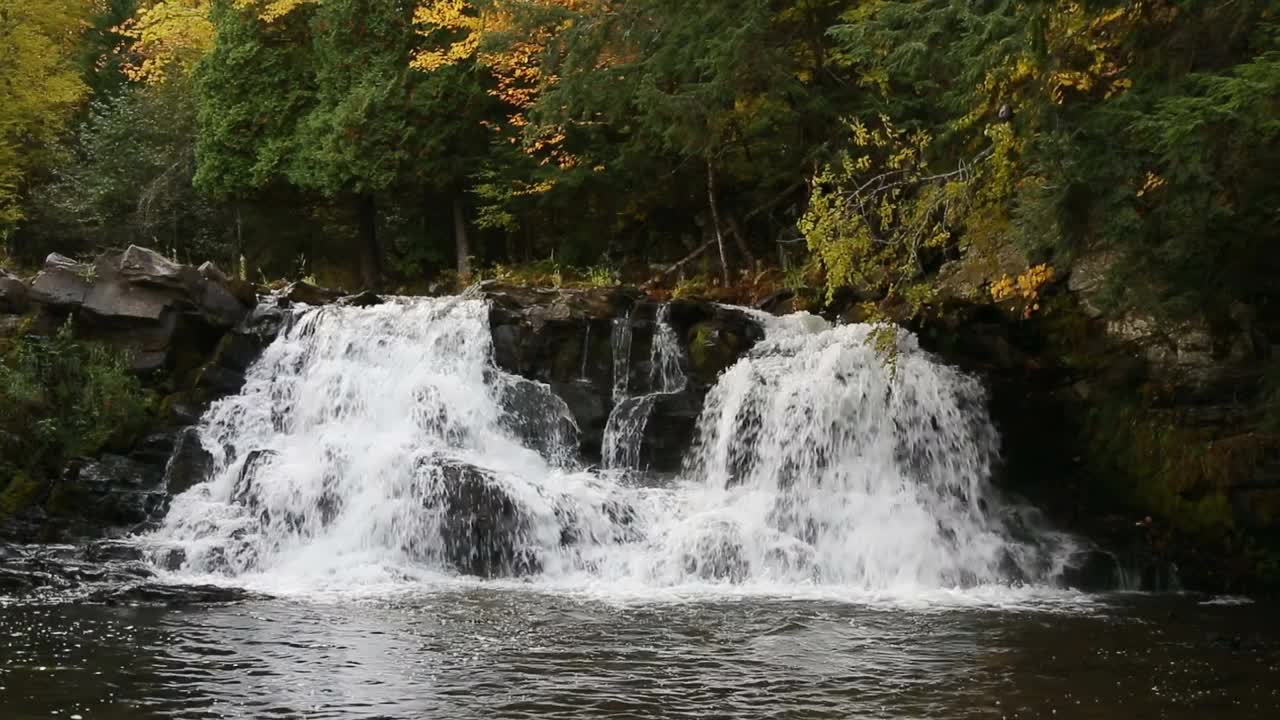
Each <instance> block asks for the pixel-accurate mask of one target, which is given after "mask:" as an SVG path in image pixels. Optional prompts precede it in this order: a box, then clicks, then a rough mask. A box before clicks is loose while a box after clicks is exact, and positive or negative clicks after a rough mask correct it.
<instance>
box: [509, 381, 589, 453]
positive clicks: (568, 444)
mask: <svg viewBox="0 0 1280 720" xmlns="http://www.w3.org/2000/svg"><path fill="white" fill-rule="evenodd" d="M498 393H499V396H498V404H499V405H500V406H501V407H502V409H503V416H502V424H503V426H504V427H505V428H506V429H507V430H508V431H509V432H511V433H512V434H514V435H515V436H516V437H518V438H520V439H521V440H522V441H523V442H524V444H525V446H526V447H529V448H532V449H534V450H537V451H538V452H539V453H540V454H541V455H542V456H543V457H546V458H549V459H555V456H556V455H557V454H560V453H563V452H565V451H568V452H573V451H574V450H576V449H577V445H578V428H577V425H575V423H574V420H573V415H572V413H571V412H570V409H569V407H568V405H566V403H565V402H564V401H563V400H561V399H560V398H559V397H557V396H556V394H555V393H553V392H552V391H551V388H550V387H548V386H546V385H544V384H542V383H537V382H533V381H532V380H525V379H523V378H513V379H504V380H502V381H501V382H500V385H499V390H498Z"/></svg>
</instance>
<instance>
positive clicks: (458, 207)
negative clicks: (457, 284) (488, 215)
mask: <svg viewBox="0 0 1280 720" xmlns="http://www.w3.org/2000/svg"><path fill="white" fill-rule="evenodd" d="M453 242H454V246H455V247H456V248H457V252H458V276H459V277H462V276H465V275H469V274H471V242H470V240H468V239H467V219H466V217H465V216H464V215H463V213H462V198H461V197H460V196H456V197H454V199H453Z"/></svg>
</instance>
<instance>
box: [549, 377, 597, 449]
mask: <svg viewBox="0 0 1280 720" xmlns="http://www.w3.org/2000/svg"><path fill="white" fill-rule="evenodd" d="M551 388H552V390H553V391H554V392H555V394H556V395H558V396H559V397H560V399H561V400H562V401H563V402H564V404H565V406H566V407H567V408H569V413H570V414H571V415H572V416H573V421H574V425H575V426H576V428H577V429H576V435H577V438H578V448H579V450H580V452H581V453H582V454H583V456H584V457H586V458H587V459H588V460H589V461H598V460H599V459H600V446H601V444H602V443H603V442H604V431H605V426H606V425H607V424H608V422H609V407H608V405H607V403H608V402H609V401H608V400H606V397H607V394H606V393H604V392H602V391H601V390H600V389H599V388H598V386H596V385H595V384H593V383H591V382H590V381H584V380H579V381H573V382H567V383H554V384H552V385H551Z"/></svg>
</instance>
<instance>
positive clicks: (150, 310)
mask: <svg viewBox="0 0 1280 720" xmlns="http://www.w3.org/2000/svg"><path fill="white" fill-rule="evenodd" d="M180 303H181V300H180V299H179V298H178V297H175V295H174V294H173V293H172V292H171V291H169V290H165V289H160V288H157V287H150V286H146V285H135V284H133V283H130V282H128V281H126V280H125V278H124V276H123V275H121V274H120V273H118V272H116V271H115V270H114V269H113V268H111V267H109V266H108V265H107V264H106V263H103V262H100V263H99V265H98V268H97V271H96V274H95V277H94V281H93V283H92V285H91V286H90V287H89V289H88V292H87V293H86V295H85V298H84V310H85V311H86V312H89V313H92V314H93V315H96V316H97V317H98V318H101V319H103V320H108V321H116V322H123V323H128V322H141V323H156V324H159V323H161V322H162V321H163V319H164V314H165V312H166V311H168V310H169V309H170V308H171V307H174V306H177V305H179V304H180Z"/></svg>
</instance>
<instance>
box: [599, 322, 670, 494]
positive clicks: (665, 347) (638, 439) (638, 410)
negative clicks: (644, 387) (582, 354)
mask: <svg viewBox="0 0 1280 720" xmlns="http://www.w3.org/2000/svg"><path fill="white" fill-rule="evenodd" d="M627 321H628V328H629V327H630V326H629V320H627ZM614 327H615V335H614V337H615V339H616V338H618V337H619V336H620V333H619V331H618V329H617V327H618V326H617V325H615V326H614ZM625 333H626V342H625V345H624V344H623V343H619V342H617V341H616V340H615V343H614V349H615V356H614V363H615V365H614V368H615V370H614V372H615V375H614V377H615V385H614V402H615V403H616V404H615V405H614V407H613V410H612V411H610V413H609V419H608V422H607V423H606V425H605V430H604V442H603V449H602V451H601V456H602V459H603V461H604V466H605V467H606V468H608V469H623V470H639V469H641V443H642V442H643V440H644V431H645V427H646V426H647V425H648V423H649V416H650V415H651V414H652V413H653V406H654V401H655V396H657V395H662V394H670V393H677V392H680V391H682V390H684V389H685V386H686V385H688V383H689V380H688V378H687V377H685V374H684V370H683V369H681V365H680V362H681V360H680V358H681V352H680V341H679V339H678V338H677V337H676V331H675V328H673V327H671V306H670V305H667V304H665V303H664V304H663V305H661V306H660V307H659V308H658V312H657V314H656V317H655V319H654V329H653V342H652V345H651V347H650V350H649V387H650V388H651V389H652V392H651V393H649V394H646V395H641V396H639V397H627V395H626V390H625V386H623V389H622V390H621V391H619V386H618V383H617V381H616V378H617V373H618V372H619V369H618V368H619V365H618V364H617V363H619V362H621V363H622V366H621V370H620V372H622V373H628V372H629V371H630V364H629V358H628V357H627V356H629V355H630V348H631V341H630V338H631V334H630V333H631V331H630V330H629V329H628V330H626V331H625ZM622 347H625V351H624V350H622ZM619 353H621V357H622V359H621V360H620V359H619ZM619 394H621V397H619Z"/></svg>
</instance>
